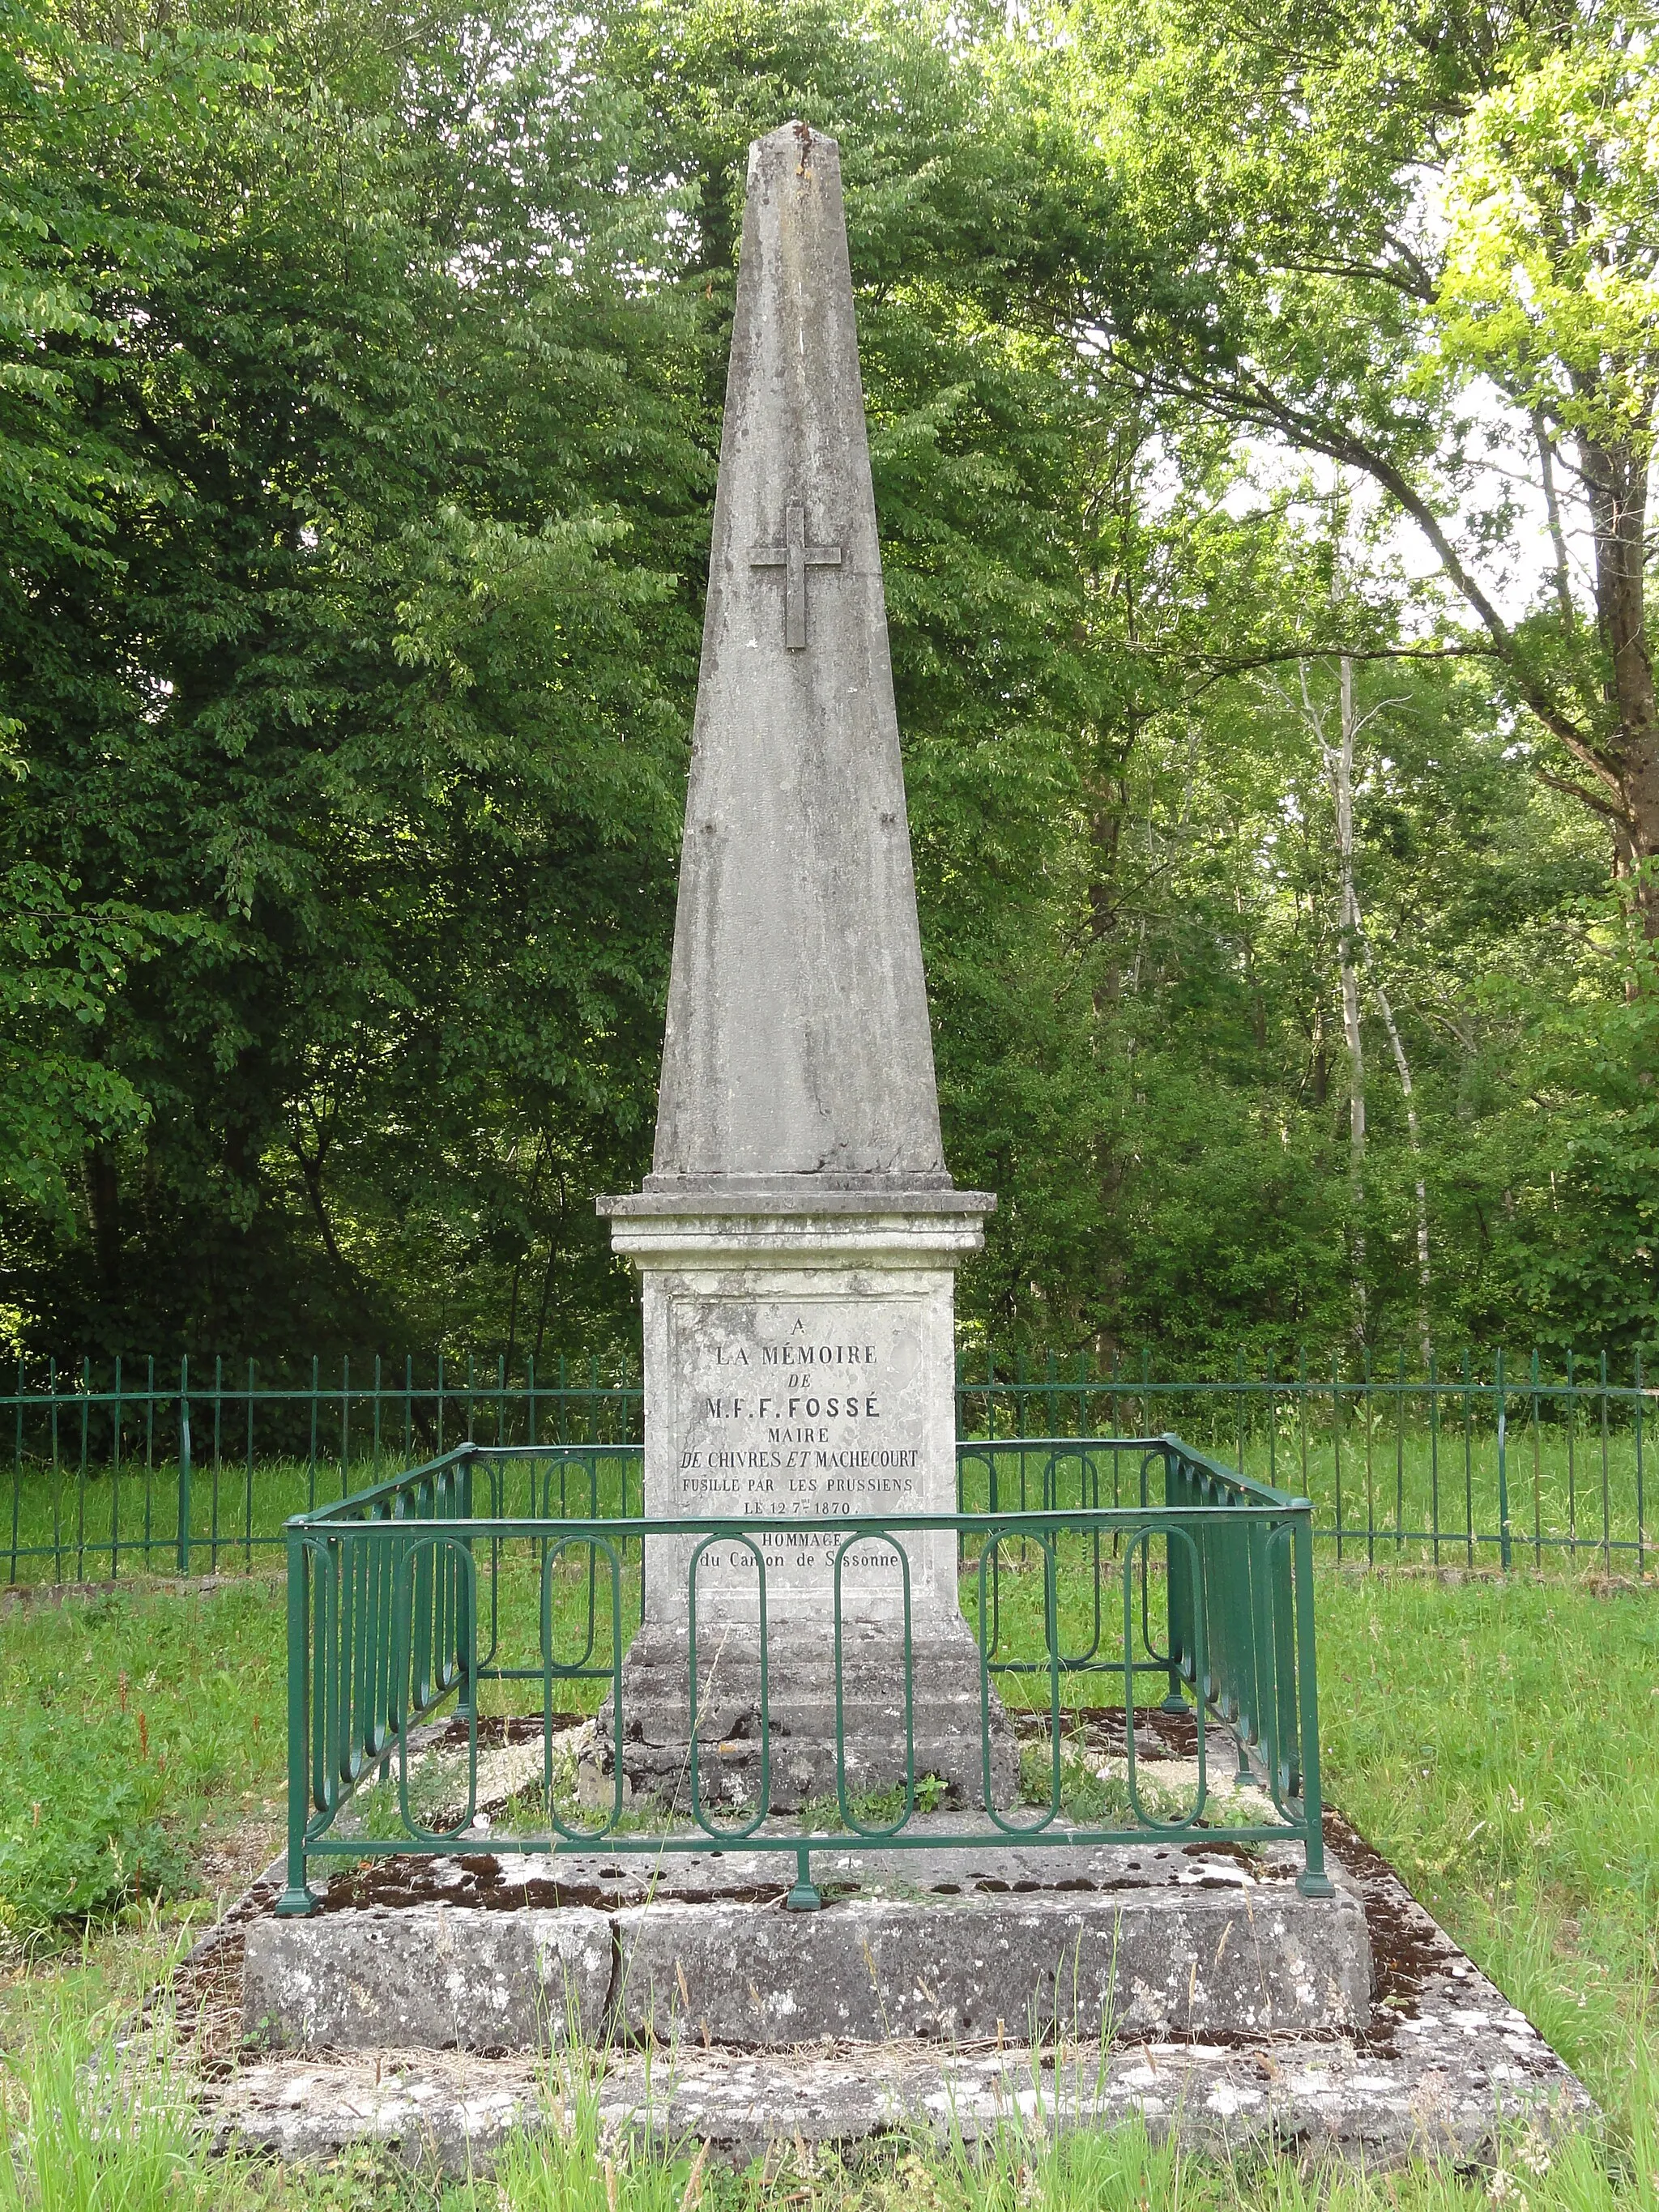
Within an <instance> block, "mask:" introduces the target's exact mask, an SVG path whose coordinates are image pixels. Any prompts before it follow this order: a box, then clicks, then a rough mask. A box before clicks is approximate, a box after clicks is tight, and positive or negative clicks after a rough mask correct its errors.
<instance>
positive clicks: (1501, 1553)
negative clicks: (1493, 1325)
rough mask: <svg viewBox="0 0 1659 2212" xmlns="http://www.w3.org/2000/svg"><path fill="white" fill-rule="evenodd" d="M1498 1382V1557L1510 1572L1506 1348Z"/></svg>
mask: <svg viewBox="0 0 1659 2212" xmlns="http://www.w3.org/2000/svg"><path fill="white" fill-rule="evenodd" d="M1496 1377H1497V1379H1496V1381H1495V1383H1494V1384H1493V1389H1494V1393H1495V1395H1496V1396H1497V1400H1498V1559H1499V1561H1500V1562H1501V1564H1502V1565H1503V1569H1504V1573H1505V1574H1508V1572H1509V1571H1510V1474H1509V1461H1508V1458H1507V1455H1506V1452H1505V1445H1506V1443H1507V1442H1508V1438H1507V1435H1506V1429H1507V1423H1506V1419H1505V1415H1504V1347H1503V1346H1502V1345H1501V1344H1500V1345H1499V1346H1498V1364H1497V1369H1496Z"/></svg>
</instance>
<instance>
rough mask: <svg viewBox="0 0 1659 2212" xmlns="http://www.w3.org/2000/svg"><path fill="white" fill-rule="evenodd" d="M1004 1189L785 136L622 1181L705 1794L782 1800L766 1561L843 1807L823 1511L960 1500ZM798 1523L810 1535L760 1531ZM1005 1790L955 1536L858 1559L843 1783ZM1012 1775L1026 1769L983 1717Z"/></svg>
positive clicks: (655, 1631) (664, 1584) (627, 1702)
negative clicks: (939, 984)
mask: <svg viewBox="0 0 1659 2212" xmlns="http://www.w3.org/2000/svg"><path fill="white" fill-rule="evenodd" d="M994 1204H995V1200H994V1198H992V1197H991V1196H990V1195H988V1194H986V1193H983V1192H978V1191H958V1190H957V1189H955V1188H953V1186H952V1183H951V1177H950V1175H949V1173H948V1172H947V1171H946V1169H945V1158H944V1152H943V1147H942V1145H941V1141H940V1136H939V1101H938V1094H937V1091H936V1088H935V1085H934V1079H933V1044H932V1040H931V1036H930V1034H929V1029H928V1016H927V991H926V985H925V981H924V978H923V974H922V963H921V935H920V933H919V930H918V927H917V921H916V898H915V880H914V877H913V874H912V869H911V859H910V839H909V829H908V823H907V820H906V816H905V805H904V782H903V775H902V769H901V766H900V759H899V740H898V724H897V719H896V713H895V708H894V702H893V681H892V671H891V667H890V661H889V656H888V645H887V623H886V612H885V607H884V599H883V595H882V579H881V553H880V547H879V544H878V538H877V532H876V512H875V499H874V495H873V492H872V487H871V480H870V456H869V447H868V443H867V440H866V430H865V415H864V398H863V392H862V388H861V386H860V377H859V355H858V336H857V330H856V326H855V323H854V310H853V288H852V277H851V272H850V269H849V265H848V251H847V229H846V220H845V216H844V214H843V211H842V192H841V165H840V158H839V155H838V151H837V149H836V143H835V141H834V140H833V139H830V138H826V137H821V136H819V135H818V134H817V133H816V132H814V131H811V130H810V129H809V128H808V127H807V126H806V125H804V124H790V125H785V126H784V127H783V128H782V129H781V130H778V131H773V132H772V133H771V134H770V136H769V137H765V138H762V139H760V140H758V141H757V143H755V144H754V145H753V146H752V147H751V148H750V155H749V181H748V201H747V207H746V210H745V214H744V233H743V255H742V264H741V268H740V272H739V275H738V296H737V313H736V320H735V324H734V327H733V331H732V356H731V368H730V373H729V377H728V381H727V386H726V418H725V428H724V434H723V437H722V441H721V447H720V481H719V487H718V490H717V493H716V496H715V501H714V541H713V546H712V550H711V554H710V560H709V573H708V608H707V613H706V616H705V618H704V626H703V643H702V671H701V675H700V678H699V682H698V690H697V708H696V726H695V731H694V735H693V743H692V757H691V773H690V788H689V792H688V795H687V800H686V811H685V839H684V853H683V856H682V860H681V867H680V888H679V909H678V919H677V921H676V926H675V933H674V953H673V967H672V972H671V981H670V986H669V997H668V1023H667V1031H666V1036H665V1042H664V1047H663V1066H662V1085H661V1091H660V1094H659V1105H658V1116H657V1138H656V1152H655V1158H654V1163H653V1171H652V1173H651V1174H650V1175H649V1176H647V1178H646V1182H645V1187H644V1188H643V1190H641V1192H639V1193H637V1194H631V1195H629V1196H626V1197H619V1198H609V1199H602V1200H599V1208H600V1211H601V1212H604V1213H606V1214H608V1215H609V1216H610V1217H611V1223H612V1237H613V1241H614V1243H615V1246H616V1249H617V1251H619V1252H623V1253H625V1254H627V1255H628V1256H629V1258H630V1259H631V1260H632V1261H634V1262H635V1265H636V1266H637V1267H638V1268H639V1270H640V1273H641V1279H642V1289H643V1297H644V1304H645V1423H646V1431H645V1435H646V1442H645V1510H646V1512H647V1516H650V1517H653V1518H657V1519H673V1518H676V1517H690V1516H715V1515H718V1516H722V1517H723V1518H725V1519H729V1521H730V1523H731V1527H732V1536H731V1539H730V1540H729V1541H719V1542H717V1543H715V1544H713V1545H711V1546H709V1547H708V1548H707V1549H705V1550H704V1552H703V1553H702V1558H701V1559H700V1561H699V1564H698V1567H697V1583H696V1613H697V1643H698V1674H699V1707H700V1715H699V1723H698V1731H697V1733H698V1739H699V1768H700V1775H701V1782H702V1790H703V1793H704V1795H705V1797H707V1798H708V1799H709V1800H711V1801H715V1800H718V1799H720V1797H721V1796H726V1797H729V1798H733V1799H737V1800H739V1801H741V1800H743V1799H744V1797H745V1796H752V1792H753V1790H755V1788H756V1786H757V1782H756V1777H757V1752H758V1745H759V1739H760V1735H761V1733H762V1728H763V1722H762V1717H761V1714H760V1710H759V1694H758V1670H757V1650H758V1613H759V1585H760V1581H761V1574H760V1567H759V1564H758V1562H759V1561H760V1560H762V1559H763V1561H764V1565H765V1586H766V1604H767V1616H768V1625H769V1644H768V1650H769V1674H770V1680H769V1696H768V1700H767V1717H766V1721H765V1723H764V1726H765V1727H766V1728H767V1729H768V1730H769V1741H770V1747H771V1781H770V1794H771V1799H772V1802H773V1804H774V1806H775V1807H776V1808H779V1809H783V1808H788V1807H790V1806H793V1805H795V1804H799V1802H802V1801H803V1800H804V1799H805V1798H807V1797H811V1796H821V1795H823V1794H825V1793H833V1791H834V1790H835V1786H836V1783H835V1749H834V1744H835V1709H836V1686H835V1673H834V1646H833V1627H832V1622H833V1608H834V1585H835V1560H836V1551H837V1547H839V1546H840V1545H841V1543H842V1541H843V1539H842V1535H840V1534H835V1533H833V1532H830V1531H829V1530H826V1529H824V1528H821V1527H818V1526H815V1524H816V1523H817V1522H821V1521H822V1520H823V1517H824V1516H842V1517H845V1516H848V1515H852V1514H858V1515H868V1516H881V1515H884V1514H890V1515H897V1514H913V1513H934V1512H941V1513H949V1512H951V1511H954V1510H955V1504H956V1451H955V1444H956V1425H955V1339H954V1329H953V1289H954V1273H955V1269H956V1267H957V1264H958V1262H959V1261H961V1260H962V1259H963V1257H964V1256H965V1255H968V1254H970V1253H972V1252H975V1251H976V1250H978V1249H980V1247H981V1243H982V1242H983V1222H984V1218H985V1216H986V1214H987V1212H989V1211H990V1209H991V1208H992V1206H994ZM765 1516H787V1517H789V1518H790V1519H791V1520H792V1521H798V1522H799V1534H795V1533H793V1529H792V1530H790V1531H787V1532H785V1533H782V1534H778V1533H776V1532H774V1533H771V1534H765V1535H754V1536H749V1535H745V1533H744V1522H745V1521H752V1520H754V1519H756V1518H760V1517H765ZM695 1541H696V1540H694V1539H690V1538H670V1537H663V1538H659V1539H652V1540H649V1541H647V1559H646V1584H645V1618H644V1622H643V1625H642V1626H641V1630H640V1632H639V1634H638V1636H637V1637H636V1638H635V1643H634V1644H633V1645H632V1647H631V1648H630V1650H629V1654H628V1658H627V1661H626V1662H625V1667H624V1672H623V1712H624V1723H625V1728H626V1731H627V1739H628V1740H627V1743H626V1746H625V1750H624V1765H625V1766H626V1769H627V1771H628V1773H629V1779H630V1781H631V1782H632V1783H633V1784H635V1786H636V1787H643V1788H647V1789H651V1790H656V1791H658V1792H659V1793H660V1792H661V1791H663V1790H672V1789H674V1788H675V1787H676V1786H677V1781H678V1778H679V1777H680V1776H681V1775H683V1771H684V1765H685V1754H686V1748H687V1735H688V1723H687V1711H688V1699H687V1680H688V1674H687V1665H688V1660H687V1642H688V1638H687V1615H688V1597H687V1583H688V1567H689V1565H690V1555H691V1553H692V1550H693V1547H694V1543H695ZM907 1567H908V1599H909V1615H910V1623H911V1650H912V1656H913V1679H914V1682H915V1704H914V1727H915V1768H916V1772H917V1774H918V1775H919V1776H921V1775H924V1774H927V1773H934V1774H939V1775H940V1776H942V1777H943V1778H945V1780H946V1781H947V1782H948V1783H949V1784H951V1790H952V1792H953V1794H955V1795H957V1796H960V1797H964V1798H968V1799H975V1798H978V1797H980V1796H982V1784H981V1771H982V1769H981V1748H980V1733H981V1731H980V1680H979V1662H978V1654H977V1648H976V1645H975V1639H974V1638H973V1636H972V1634H971V1632H969V1629H968V1628H967V1626H966V1625H965V1624H964V1622H963V1619H962V1616H961V1613H960V1611H959V1608H958V1606H957V1563H956V1546H955V1541H954V1538H953V1537H952V1536H951V1535H949V1534H944V1535H940V1534H914V1533H912V1534H908V1535H907V1536H905V1537H904V1538H903V1539H902V1556H901V1550H900V1545H899V1542H898V1541H891V1540H884V1539H880V1538H874V1537H872V1538H870V1539H868V1540H861V1541H859V1542H858V1543H857V1544H855V1545H854V1547H852V1548H851V1550H849V1551H848V1553H847V1555H846V1557H845V1558H844V1559H843V1560H842V1576H841V1584H842V1597H841V1612H842V1656H843V1678H842V1688H843V1699H842V1705H843V1714H844V1718H845V1722H846V1740H847V1758H848V1787H849V1789H853V1790H861V1789H864V1788H867V1787H871V1786H876V1785H884V1784H887V1783H888V1782H890V1781H891V1780H892V1779H893V1778H894V1777H895V1775H896V1774H900V1773H902V1771H903V1765H904V1750H903V1746H904V1691H903V1641H904V1638H903V1623H904V1616H905V1589H906V1579H907ZM992 1710H993V1722H994V1731H993V1732H994V1744H995V1752H994V1771H995V1773H996V1776H997V1778H998V1779H997V1782H996V1785H995V1786H996V1791H997V1795H998V1796H1001V1795H1002V1790H1003V1784H1004V1781H1005V1780H1006V1778H1007V1775H1008V1767H1009V1760H1010V1757H1011V1752H1010V1747H1009V1744H1008V1741H1007V1737H1006V1730H1005V1729H1004V1727H1003V1724H1002V1722H1001V1716H1000V1709H999V1708H997V1707H996V1706H995V1705H994V1704H993V1709H992Z"/></svg>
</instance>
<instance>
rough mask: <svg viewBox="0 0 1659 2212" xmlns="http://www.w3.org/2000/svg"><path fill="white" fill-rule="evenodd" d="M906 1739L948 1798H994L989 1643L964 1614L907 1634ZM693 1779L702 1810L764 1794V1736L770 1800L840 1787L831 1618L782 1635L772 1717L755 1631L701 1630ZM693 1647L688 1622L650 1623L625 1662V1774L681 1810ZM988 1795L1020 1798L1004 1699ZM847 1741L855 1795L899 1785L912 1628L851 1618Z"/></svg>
mask: <svg viewBox="0 0 1659 2212" xmlns="http://www.w3.org/2000/svg"><path fill="white" fill-rule="evenodd" d="M910 1648H911V1662H912V1667H911V1682H912V1689H911V1699H910V1710H909V1741H910V1746H911V1750H912V1754H913V1759H914V1767H913V1771H914V1772H915V1775H916V1777H917V1778H918V1780H920V1779H921V1778H923V1777H924V1776H928V1775H933V1776H937V1777H938V1778H939V1779H940V1780H942V1781H944V1782H945V1783H946V1784H948V1785H949V1790H950V1796H949V1798H948V1799H947V1800H946V1802H949V1803H951V1804H953V1805H981V1804H983V1802H984V1800H985V1778H984V1770H985V1760H984V1752H983V1747H982V1735H983V1734H984V1733H985V1731H983V1730H982V1729H981V1685H980V1660H979V1647H978V1645H977V1644H976V1643H975V1640H974V1638H973V1636H972V1635H971V1633H970V1632H969V1629H968V1627H967V1626H966V1624H965V1623H964V1622H963V1621H961V1620H955V1621H951V1620H937V1621H933V1622H931V1623H929V1624H928V1626H927V1628H926V1630H925V1631H924V1632H922V1633H921V1634H920V1635H917V1636H915V1637H914V1638H913V1639H912V1642H911V1647H910ZM697 1677H698V1691H697V1786H698V1790H699V1794H700V1795H701V1796H702V1802H703V1803H704V1805H705V1806H716V1805H734V1806H736V1805H754V1804H757V1803H758V1802H759V1793H760V1786H761V1770H762V1749H763V1741H764V1745H765V1750H766V1754H767V1765H768V1788H769V1802H770V1804H771V1808H772V1809H773V1810H774V1811H775V1812H779V1813H793V1812H795V1811H798V1810H799V1808H800V1807H801V1806H803V1805H805V1804H806V1803H807V1802H810V1801H811V1800H813V1799H819V1800H823V1799H828V1800H829V1801H830V1802H831V1803H833V1802H835V1801H836V1785H837V1765H838V1763H841V1762H838V1759H837V1753H836V1678H835V1644H834V1639H833V1635H832V1633H831V1631H830V1628H829V1625H828V1624H827V1623H826V1624H823V1626H819V1627H818V1628H817V1631H816V1632H812V1631H811V1630H808V1629H807V1628H805V1627H803V1626H797V1627H796V1628H795V1629H794V1631H793V1633H791V1634H790V1635H788V1636H786V1637H780V1638H775V1639H774V1640H773V1641H772V1644H771V1648H770V1651H769V1669H768V1679H767V1699H766V1713H767V1717H768V1720H769V1729H767V1728H766V1727H765V1724H764V1723H763V1718H762V1711H761V1695H760V1688H761V1685H760V1661H759V1640H758V1638H757V1636H756V1635H754V1634H753V1633H752V1632H744V1631H743V1630H741V1629H731V1630H727V1631H726V1632H724V1633H722V1634H720V1635H714V1634H710V1635H707V1636H702V1637H700V1638H699V1644H698V1652H697ZM689 1683H690V1653H689V1647H688V1642H687V1638H686V1635H685V1633H684V1631H683V1630H682V1629H679V1628H678V1627H675V1626H657V1625H655V1624H653V1623H647V1625H646V1626H645V1627H643V1628H642V1629H641V1631H640V1632H639V1634H638V1635H637V1636H636V1637H635V1639H634V1641H633V1643H632V1644H631V1645H630V1646H629V1651H628V1655H627V1657H626V1659H625V1660H624V1662H623V1773H624V1775H625V1776H626V1778H627V1780H628V1783H629V1786H630V1788H631V1789H632V1790H634V1791H635V1793H636V1794H640V1793H643V1794H646V1795H648V1796H652V1797H653V1798H655V1799H656V1800H657V1801H658V1802H659V1803H663V1804H665V1805H671V1806H673V1807H674V1808H677V1809H678V1810H681V1811H685V1810H687V1809H689V1808H690V1741H689V1739H690V1719H691V1717H690V1695H689V1687H688V1686H689ZM988 1711H989V1728H988V1734H989V1738H990V1745H991V1802H992V1803H993V1804H994V1805H995V1806H998V1807H1000V1808H1012V1807H1014V1806H1016V1805H1017V1804H1018V1793H1019V1747H1018V1743H1017V1742H1016V1741H1015V1740H1014V1735H1013V1732H1012V1729H1011V1728H1010V1726H1009V1724H1008V1720H1007V1717H1006V1714H1005V1712H1004V1711H1003V1708H1002V1701H1001V1699H1000V1698H999V1697H998V1696H997V1694H996V1692H995V1691H994V1690H993V1691H992V1692H991V1693H990V1699H989V1707H988ZM841 1720H842V1745H843V1752H844V1771H845V1782H846V1788H847V1793H848V1799H849V1801H854V1802H856V1801H857V1800H858V1799H859V1798H860V1797H863V1796H867V1795H868V1794H869V1793H870V1792H872V1791H875V1790H888V1789H890V1788H891V1787H893V1786H894V1785H895V1784H897V1785H900V1786H902V1784H903V1781H904V1776H905V1771H906V1711H905V1695H904V1674H903V1638H902V1633H900V1632H897V1631H896V1630H895V1629H893V1628H892V1627H891V1626H879V1625H877V1624H873V1623H869V1622H864V1623H859V1622H849V1623H848V1624H847V1625H846V1626H845V1627H844V1629H843V1632H842V1705H841ZM598 1735H599V1746H600V1760H599V1764H600V1768H601V1771H602V1773H603V1774H605V1775H606V1776H608V1775H609V1774H610V1773H611V1771H612V1761H613V1752H612V1748H611V1747H612V1743H613V1719H612V1705H611V1699H609V1698H607V1699H606V1700H605V1705H604V1707H603V1708H602V1709H601V1711H600V1714H599V1731H598Z"/></svg>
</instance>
